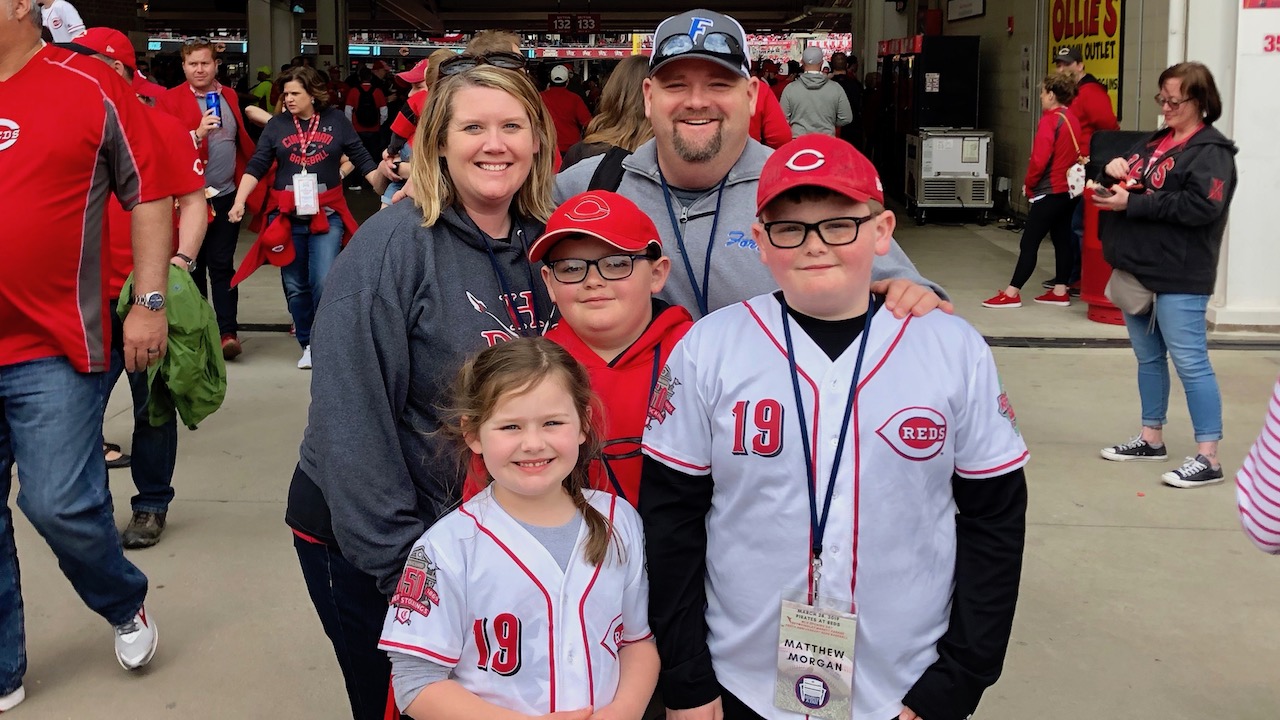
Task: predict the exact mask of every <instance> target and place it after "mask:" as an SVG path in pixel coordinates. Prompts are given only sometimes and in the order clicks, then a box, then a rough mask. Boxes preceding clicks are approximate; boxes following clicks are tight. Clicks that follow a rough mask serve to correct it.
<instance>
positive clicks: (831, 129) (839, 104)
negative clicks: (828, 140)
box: [782, 72, 853, 137]
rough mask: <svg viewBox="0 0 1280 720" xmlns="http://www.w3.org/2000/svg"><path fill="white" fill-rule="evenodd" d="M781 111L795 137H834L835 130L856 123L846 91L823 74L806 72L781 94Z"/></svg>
mask: <svg viewBox="0 0 1280 720" xmlns="http://www.w3.org/2000/svg"><path fill="white" fill-rule="evenodd" d="M782 112H783V114H785V115H786V116H787V122H789V123H791V134H792V136H794V137H800V136H801V135H808V134H809V133H822V134H823V135H835V134H836V128H838V127H841V126H844V125H848V124H849V122H850V121H852V120H853V108H851V107H850V106H849V95H848V94H847V93H845V91H844V88H842V87H840V86H839V85H838V84H836V83H833V82H831V81H829V80H828V79H827V76H826V75H823V74H822V73H820V72H806V73H802V74H801V75H800V77H799V82H793V83H791V84H790V85H787V87H786V89H785V90H783V91H782Z"/></svg>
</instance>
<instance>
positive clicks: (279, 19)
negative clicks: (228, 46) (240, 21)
mask: <svg viewBox="0 0 1280 720" xmlns="http://www.w3.org/2000/svg"><path fill="white" fill-rule="evenodd" d="M292 8H293V4H292V3H290V2H288V1H287V0H249V2H248V6H247V8H246V11H247V12H246V15H247V18H246V19H247V20H248V23H247V24H248V28H249V67H250V68H256V67H261V66H263V65H266V66H268V67H270V68H271V72H272V74H273V75H274V74H275V73H276V72H278V71H279V70H280V66H281V65H287V64H288V63H289V62H290V61H291V60H293V58H294V57H295V56H297V55H298V54H299V53H300V52H301V48H302V22H301V16H299V15H297V14H295V13H294V12H293V11H292Z"/></svg>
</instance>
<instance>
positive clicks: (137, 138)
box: [0, 45, 172, 372]
mask: <svg viewBox="0 0 1280 720" xmlns="http://www.w3.org/2000/svg"><path fill="white" fill-rule="evenodd" d="M144 110H145V108H144V106H143V105H142V103H140V102H138V98H137V96H135V95H134V93H133V90H132V89H131V88H130V87H129V85H128V84H127V83H126V82H125V81H124V80H122V79H121V78H120V76H119V75H116V74H115V72H114V71H113V70H111V68H109V67H107V65H106V64H104V63H103V62H101V61H99V60H97V59H96V58H91V57H87V56H85V55H80V54H78V53H73V52H71V51H69V50H64V49H61V48H56V47H53V46H51V45H46V46H45V47H43V48H41V49H40V51H39V52H37V53H36V54H35V56H34V57H32V59H31V60H30V61H28V62H27V64H26V65H25V66H24V67H23V68H22V69H21V70H19V71H18V73H17V74H16V75H14V76H13V77H11V78H9V79H8V80H6V81H4V82H0V198H3V200H2V201H0V202H3V207H4V208H6V209H7V212H5V213H4V232H0V258H3V261H0V328H3V331H0V366H5V365H12V364H16V363H21V362H27V361H29V360H37V359H40V358H47V357H66V358H67V359H68V360H69V361H70V363H71V365H72V367H74V368H75V369H76V370H78V371H80V372H101V371H105V370H107V366H108V361H109V354H110V346H111V337H110V333H111V324H110V322H109V319H110V318H109V316H108V315H107V313H108V312H110V310H109V309H108V308H107V307H106V303H104V302H103V300H102V298H103V293H104V292H105V284H106V281H107V268H108V265H107V262H106V247H105V246H104V242H103V237H102V226H103V216H104V214H105V213H106V200H107V196H108V195H109V194H111V193H114V194H115V195H116V197H118V198H119V199H120V202H121V203H122V204H123V205H124V207H126V208H130V209H132V208H133V206H134V205H136V204H138V203H139V202H148V201H151V200H157V199H159V198H162V197H165V196H167V195H171V194H172V192H171V191H170V190H169V189H168V188H165V187H163V186H162V183H161V182H159V178H157V177H156V176H155V172H154V167H155V161H154V160H153V155H154V154H155V153H156V152H167V151H166V150H164V149H163V148H160V147H158V146H157V145H156V143H155V142H154V140H153V138H154V137H155V136H156V131H155V125H154V122H153V121H152V119H151V117H150V116H149V115H148V114H147V113H145V112H144Z"/></svg>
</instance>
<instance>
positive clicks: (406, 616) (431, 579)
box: [391, 545, 440, 625]
mask: <svg viewBox="0 0 1280 720" xmlns="http://www.w3.org/2000/svg"><path fill="white" fill-rule="evenodd" d="M439 604H440V593H438V592H436V565H435V563H433V562H431V558H429V557H427V550H426V548H424V547H422V546H421V545H415V546H414V548H413V552H411V553H409V559H408V561H406V562H405V566H404V572H403V573H401V574H400V584H399V585H398V586H397V587H396V594H395V596H394V597H392V598H391V606H392V607H394V608H395V609H396V622H398V623H400V624H401V625H408V624H409V621H410V620H411V619H412V617H413V614H414V613H417V614H419V615H421V616H423V617H426V616H428V615H430V614H431V606H432V605H439Z"/></svg>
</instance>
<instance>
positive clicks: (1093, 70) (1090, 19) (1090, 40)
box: [1048, 0, 1125, 116]
mask: <svg viewBox="0 0 1280 720" xmlns="http://www.w3.org/2000/svg"><path fill="white" fill-rule="evenodd" d="M1048 2H1049V43H1048V46H1049V68H1050V69H1052V68H1053V58H1054V57H1055V56H1056V55H1057V54H1058V50H1059V49H1060V48H1063V47H1074V48H1075V49H1077V50H1079V51H1080V56H1081V57H1082V58H1084V70H1085V72H1087V73H1089V74H1091V75H1093V76H1094V77H1096V78H1098V81H1099V82H1101V83H1102V84H1103V85H1104V86H1105V87H1106V88H1107V94H1108V95H1110V96H1111V107H1112V108H1113V109H1114V110H1115V111H1116V115H1117V116H1119V114H1120V61H1121V49H1122V46H1123V35H1122V32H1123V28H1124V4H1125V3H1124V0H1048Z"/></svg>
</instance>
